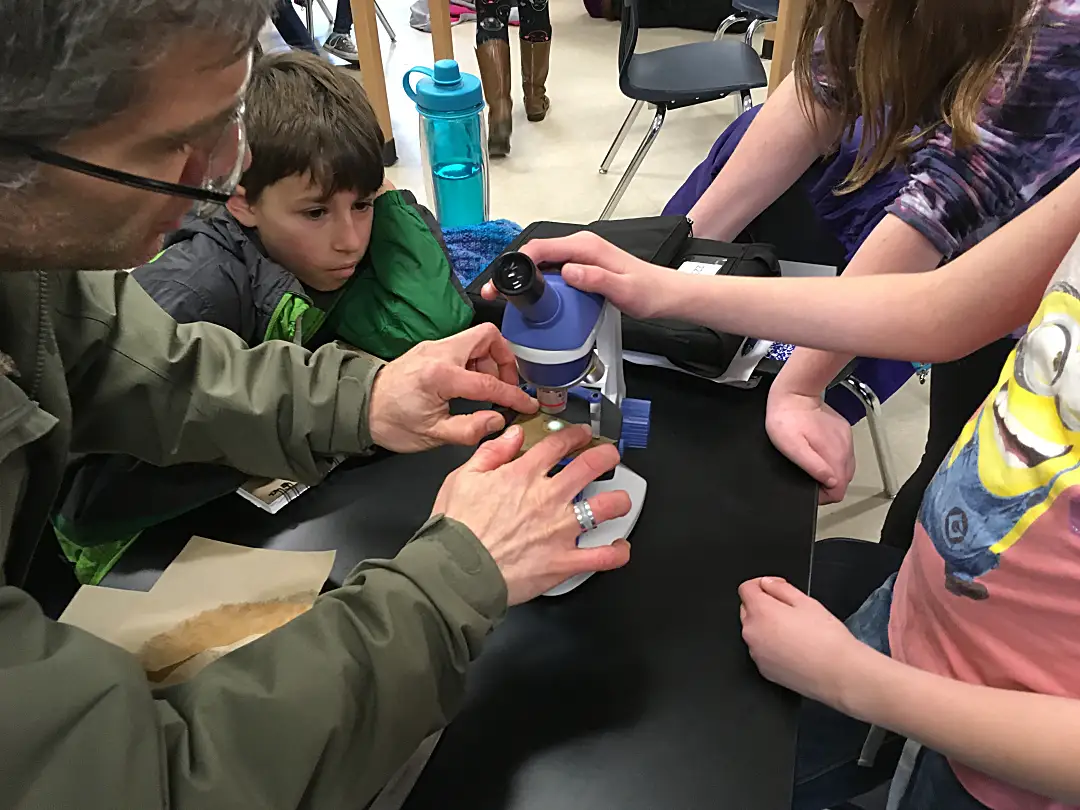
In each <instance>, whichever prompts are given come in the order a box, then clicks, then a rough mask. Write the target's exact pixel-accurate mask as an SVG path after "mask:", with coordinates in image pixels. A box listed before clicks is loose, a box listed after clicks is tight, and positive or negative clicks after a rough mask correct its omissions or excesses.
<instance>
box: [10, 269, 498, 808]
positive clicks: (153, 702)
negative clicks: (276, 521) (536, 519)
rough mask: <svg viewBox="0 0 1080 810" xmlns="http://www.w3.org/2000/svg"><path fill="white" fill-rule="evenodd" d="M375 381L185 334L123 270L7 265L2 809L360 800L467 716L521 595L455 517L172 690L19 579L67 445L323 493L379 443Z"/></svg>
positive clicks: (215, 331)
mask: <svg viewBox="0 0 1080 810" xmlns="http://www.w3.org/2000/svg"><path fill="white" fill-rule="evenodd" d="M377 369H378V362H377V361H375V360H373V359H372V358H371V357H369V356H367V355H362V354H357V353H350V352H344V351H342V350H339V349H337V348H335V347H334V346H326V347H323V348H322V349H320V350H319V351H317V352H315V353H314V354H313V355H310V357H309V353H308V352H307V351H305V350H304V349H302V348H300V347H298V346H295V345H291V344H289V343H285V342H282V341H271V342H268V343H265V344H263V345H261V346H259V347H257V348H254V349H247V348H245V346H244V344H243V343H242V342H241V341H240V339H239V338H237V337H236V336H235V335H234V334H232V333H231V332H229V331H228V330H226V329H223V328H220V327H216V326H213V325H209V324H203V323H194V324H184V325H177V324H176V323H175V322H174V321H173V320H171V319H170V318H169V317H168V316H167V315H166V314H165V313H164V312H163V311H162V310H161V309H160V308H159V307H158V306H157V305H156V304H154V303H153V301H151V299H150V298H149V297H148V296H147V294H146V293H145V291H143V289H142V288H141V287H140V286H139V285H138V284H137V283H136V282H135V281H133V280H131V279H130V278H129V277H128V276H127V275H126V274H124V273H111V272H101V273H65V274H46V273H29V272H3V271H0V553H2V555H3V559H4V577H3V580H2V583H0V763H3V764H2V767H0V804H3V806H5V807H20V808H47V809H48V810H55V809H56V808H79V810H98V808H100V809H101V810H117V808H124V809H125V810H128V809H129V808H130V809H131V810H135V809H136V808H165V807H168V808H172V810H187V809H188V808H199V810H215V809H216V808H222V810H225V808H228V810H234V808H238V807H249V808H260V809H262V808H271V809H276V808H333V809H334V810H338V809H339V808H349V807H355V808H360V807H364V806H365V804H366V803H367V802H368V800H369V799H370V798H371V797H372V796H373V795H374V794H376V793H377V792H378V790H379V789H380V787H381V786H382V785H383V784H384V783H385V781H386V780H387V779H388V778H389V777H390V776H391V775H392V773H393V772H394V771H395V770H396V768H397V767H398V766H400V765H401V764H402V763H403V762H404V761H405V760H406V759H407V758H408V756H409V754H410V753H411V752H412V751H413V749H414V748H415V747H416V746H417V745H418V744H419V743H420V742H421V740H423V739H424V738H425V737H426V736H427V735H428V734H429V733H431V732H432V731H433V730H435V729H436V728H439V727H441V726H442V725H443V724H445V723H446V722H447V721H448V719H449V718H450V716H451V715H452V714H453V713H454V711H455V709H456V708H457V706H458V703H459V701H460V699H461V695H462V691H463V686H464V674H465V670H466V667H467V666H468V664H469V662H470V661H471V660H472V659H474V658H475V657H476V655H477V654H478V652H479V650H480V646H481V644H482V642H483V640H484V638H485V637H486V636H487V634H488V633H489V632H490V630H491V629H492V627H493V625H494V624H495V623H497V622H498V620H499V619H500V618H501V617H502V615H503V614H504V612H505V609H506V591H505V585H504V584H503V581H502V577H501V576H500V574H499V572H498V570H497V568H496V567H495V565H494V562H493V561H492V559H491V557H490V556H489V555H488V554H487V552H486V551H484V549H483V547H482V546H481V545H480V544H479V543H478V542H477V540H476V538H475V537H474V536H473V535H472V533H471V532H469V531H468V529H466V528H465V527H464V526H462V525H460V524H457V523H455V522H453V521H450V520H448V519H445V518H438V517H437V518H434V519H433V520H432V521H430V522H429V523H428V524H427V525H425V526H424V527H423V528H422V529H420V531H419V532H418V533H417V534H416V536H415V537H414V538H413V540H412V542H410V543H409V544H408V545H407V546H406V547H405V548H404V549H403V551H402V552H401V553H400V554H398V556H397V557H396V558H395V559H393V560H390V561H369V562H366V563H363V564H361V565H360V566H359V567H358V568H357V569H356V571H354V572H353V573H352V574H351V575H350V577H349V579H348V584H347V585H346V586H345V587H343V588H340V589H339V590H336V591H333V592H331V593H328V594H326V595H324V596H323V597H321V598H320V599H319V600H318V601H317V602H316V604H315V606H314V607H313V608H312V609H311V610H310V611H309V612H308V613H306V614H304V615H302V616H300V617H299V618H297V619H295V620H294V621H292V622H290V623H289V624H288V625H286V626H285V627H283V628H281V629H279V630H277V631H275V632H273V633H270V634H269V635H267V636H265V637H264V638H262V639H259V640H257V641H255V642H253V643H251V644H249V645H247V646H246V647H243V648H241V649H239V650H237V651H235V652H233V653H230V654H229V655H226V656H224V657H223V658H221V659H220V660H218V661H216V662H215V663H213V664H211V665H210V666H208V667H207V668H206V669H205V670H203V671H202V673H200V674H199V675H198V676H196V677H195V678H193V679H192V680H191V681H189V682H187V683H185V684H181V685H178V686H172V687H167V688H162V689H152V688H151V687H150V686H149V685H148V683H147V681H146V678H145V676H144V674H143V672H142V671H141V669H140V667H139V665H138V664H137V662H136V661H135V659H134V658H133V657H132V656H131V655H129V654H128V653H126V652H124V651H123V650H121V649H119V648H117V647H114V646H113V645H111V644H108V643H106V642H104V641H101V640H100V639H98V638H96V637H94V636H91V635H89V634H88V633H86V632H84V631H82V630H78V629H76V628H72V627H69V626H66V625H62V624H56V623H54V622H52V621H49V620H48V619H46V618H45V617H44V616H43V615H42V613H41V611H40V610H39V608H38V606H37V604H36V603H35V602H34V601H33V599H31V598H30V597H29V596H28V595H27V594H26V593H24V592H23V591H20V590H18V588H17V587H15V586H17V585H19V584H20V583H21V582H22V581H23V579H24V577H25V575H26V572H27V570H28V566H29V563H30V560H31V558H32V556H33V553H34V548H35V546H36V545H37V542H38V539H39V538H40V537H41V535H42V529H43V527H44V526H45V524H46V521H47V520H48V516H49V513H50V510H51V509H52V507H53V499H54V498H55V496H56V492H57V489H58V487H59V485H60V480H61V477H62V475H63V472H64V466H65V464H66V462H67V460H68V456H69V453H86V452H98V453H100V452H115V453H127V454H129V455H133V456H136V457H139V458H142V459H145V460H146V461H149V462H152V463H155V464H168V463H175V462H184V461H213V462H221V463H227V464H231V465H233V466H235V467H238V468H240V469H242V470H245V471H247V472H250V473H255V474H261V475H267V476H274V477H285V478H292V479H296V480H301V481H314V480H317V478H318V477H319V468H318V464H317V458H318V457H319V456H323V455H329V454H337V453H357V452H361V451H363V450H365V449H367V448H368V446H369V445H370V443H371V438H370V435H369V434H368V431H367V428H366V414H367V404H368V397H369V394H370V390H371V383H372V380H373V378H374V375H375V372H376V371H377ZM271 379H272V380H276V381H277V384H276V385H268V384H267V381H268V380H271ZM283 411H284V412H286V413H287V415H288V418H280V416H279V415H280V414H281V413H282V412H283ZM286 425H288V426H290V427H291V428H292V430H291V432H289V433H283V432H282V431H283V430H284V428H285V426H286ZM42 553H46V554H52V553H55V550H54V548H53V546H52V544H51V543H49V544H48V546H47V547H46V548H43V549H42Z"/></svg>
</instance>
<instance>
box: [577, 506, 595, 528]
mask: <svg viewBox="0 0 1080 810" xmlns="http://www.w3.org/2000/svg"><path fill="white" fill-rule="evenodd" d="M574 517H576V518H577V522H578V525H579V526H580V527H581V531H582V533H584V532H591V531H592V530H593V529H595V528H596V518H595V517H594V516H593V511H592V506H590V505H589V502H588V501H586V500H581V501H578V502H577V503H575V504H574Z"/></svg>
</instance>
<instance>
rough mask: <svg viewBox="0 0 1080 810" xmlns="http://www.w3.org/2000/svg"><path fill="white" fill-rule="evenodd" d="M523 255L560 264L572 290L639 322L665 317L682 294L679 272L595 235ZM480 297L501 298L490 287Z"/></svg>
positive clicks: (540, 242)
mask: <svg viewBox="0 0 1080 810" xmlns="http://www.w3.org/2000/svg"><path fill="white" fill-rule="evenodd" d="M521 252H522V253H524V254H526V255H527V256H528V257H529V258H530V259H532V260H533V261H534V262H536V264H537V265H541V264H557V265H562V277H563V278H564V279H565V280H566V282H567V283H568V284H570V285H571V286H572V287H576V288H577V289H579V290H583V291H584V292H592V293H599V294H600V295H602V296H604V297H605V298H606V299H607V300H609V301H610V302H611V303H612V304H614V305H615V307H616V308H617V309H619V310H620V311H622V312H625V313H626V314H627V315H631V316H633V317H635V318H657V317H662V316H663V315H664V313H665V311H666V310H667V308H668V306H669V302H670V301H671V300H672V299H673V298H674V297H675V296H677V295H678V292H677V289H676V288H677V285H678V283H679V279H680V278H681V276H680V275H679V274H678V273H676V272H675V271H673V270H669V269H667V268H666V267H658V266H656V265H654V264H649V263H648V262H644V261H642V260H641V259H638V258H635V257H634V256H631V255H630V254H629V253H627V252H626V251H624V250H621V249H619V248H617V247H615V246H614V245H613V244H611V243H610V242H607V241H605V240H604V239H601V238H600V237H599V236H597V235H596V234H594V233H588V232H585V231H583V232H581V233H576V234H574V235H573V236H566V237H563V238H561V239H534V240H533V241H531V242H528V243H526V244H525V246H524V247H522V248H521ZM481 295H483V297H484V298H486V299H487V300H489V301H493V300H494V299H495V298H496V297H497V296H498V293H497V292H496V291H495V286H494V285H493V284H492V283H491V282H488V283H487V284H485V285H484V288H483V290H482V291H481Z"/></svg>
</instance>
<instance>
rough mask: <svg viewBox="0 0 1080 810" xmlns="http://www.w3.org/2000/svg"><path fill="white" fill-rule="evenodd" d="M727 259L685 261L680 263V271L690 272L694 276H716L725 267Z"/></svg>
mask: <svg viewBox="0 0 1080 810" xmlns="http://www.w3.org/2000/svg"><path fill="white" fill-rule="evenodd" d="M725 264H727V259H723V260H721V261H719V262H715V263H714V262H692V261H691V262H683V263H682V264H680V265H679V272H680V273H689V274H690V275H692V276H715V275H716V274H717V273H719V272H720V271H721V270H723V269H724V265H725Z"/></svg>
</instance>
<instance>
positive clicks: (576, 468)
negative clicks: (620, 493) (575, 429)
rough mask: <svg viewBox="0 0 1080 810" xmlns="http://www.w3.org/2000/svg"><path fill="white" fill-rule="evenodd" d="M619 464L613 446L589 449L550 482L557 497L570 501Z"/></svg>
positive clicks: (617, 455)
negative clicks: (555, 488)
mask: <svg viewBox="0 0 1080 810" xmlns="http://www.w3.org/2000/svg"><path fill="white" fill-rule="evenodd" d="M590 436H591V433H590ZM618 464H619V451H618V450H617V449H615V445H613V444H605V445H601V446H599V447H590V448H589V449H588V450H586V451H585V452H584V453H582V454H581V455H580V456H578V457H577V458H575V459H574V460H573V461H571V462H570V463H569V464H567V465H566V468H565V469H563V470H562V471H561V472H559V474H558V475H556V476H555V477H554V478H553V479H552V481H553V483H554V484H555V486H556V487H557V491H558V493H559V497H561V498H565V499H566V500H570V499H571V498H573V497H574V496H575V495H577V494H578V493H579V492H581V490H583V489H585V487H586V486H588V485H589V484H591V483H592V482H593V481H595V480H596V479H597V478H599V477H600V476H601V475H603V474H604V473H606V472H610V471H611V470H614V469H615V467H616V466H618Z"/></svg>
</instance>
